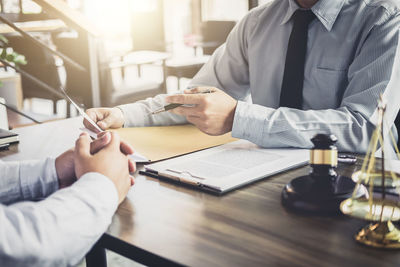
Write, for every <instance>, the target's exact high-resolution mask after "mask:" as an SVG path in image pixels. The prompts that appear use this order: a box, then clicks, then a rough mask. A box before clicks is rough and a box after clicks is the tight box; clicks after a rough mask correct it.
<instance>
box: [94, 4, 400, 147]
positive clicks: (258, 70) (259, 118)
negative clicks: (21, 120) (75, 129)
mask: <svg viewBox="0 0 400 267" xmlns="http://www.w3.org/2000/svg"><path fill="white" fill-rule="evenodd" d="M298 10H309V11H311V13H312V15H313V16H314V19H313V20H311V22H310V23H309V24H308V28H306V29H307V35H306V37H307V39H308V41H307V42H306V46H305V50H306V51H305V60H304V62H303V65H302V68H303V69H302V70H301V72H303V73H304V75H301V76H302V78H303V79H302V81H301V82H302V85H303V86H302V91H301V92H300V93H301V94H300V98H301V99H299V100H300V103H301V106H298V107H290V106H285V105H281V104H280V102H282V99H281V95H282V94H283V87H284V86H283V80H284V73H286V67H287V66H290V64H287V61H288V58H287V55H289V54H290V53H289V50H288V43H289V41H290V40H289V37H290V36H291V33H292V30H294V25H295V24H294V21H295V17H296V16H295V15H294V14H295V13H298V12H297V11H298ZM399 10H400V1H397V0H319V1H318V0H297V1H296V0H275V1H272V2H270V3H268V4H265V5H263V6H260V7H258V8H255V9H253V10H251V11H250V12H249V13H248V14H247V15H246V16H245V17H244V18H243V19H242V20H241V21H240V22H239V23H238V25H236V27H235V28H234V29H233V30H232V32H231V33H230V35H229V37H228V39H227V41H226V44H225V45H223V46H221V47H219V48H218V49H217V50H216V51H215V53H214V54H213V56H212V57H211V59H210V60H209V62H208V63H207V64H205V66H204V67H203V68H202V69H201V70H200V71H199V73H197V75H196V76H195V77H194V79H193V80H192V82H191V85H190V87H200V86H204V87H207V88H212V90H213V91H214V93H212V94H193V93H196V92H200V91H201V90H202V88H194V89H192V90H186V91H185V94H180V95H173V96H167V97H166V96H165V95H159V96H156V97H155V98H151V99H147V100H144V101H139V102H136V103H133V104H128V105H122V106H119V107H117V108H112V109H91V110H89V111H88V114H89V115H90V116H91V117H92V118H93V119H94V120H95V121H97V122H98V125H99V126H100V127H102V128H104V129H105V128H109V127H111V128H113V127H120V126H122V125H124V126H148V125H171V124H177V123H185V122H190V123H193V124H194V125H196V126H197V127H198V128H199V129H200V130H202V131H204V132H206V133H208V134H211V135H219V134H224V133H226V132H229V131H232V136H234V137H237V138H242V139H247V140H250V141H252V142H254V143H256V144H258V145H260V146H263V147H301V148H310V147H311V146H312V143H311V141H310V138H311V137H312V136H314V135H315V134H316V133H321V132H325V133H331V134H334V135H336V136H337V137H338V140H339V141H338V144H337V146H338V148H339V149H340V150H341V151H354V152H365V151H366V149H367V145H368V143H369V140H370V137H371V134H372V132H373V129H374V127H375V125H376V122H377V99H378V98H379V95H380V94H383V96H384V98H385V99H386V100H387V101H388V103H387V109H386V123H387V125H386V126H387V129H388V128H389V127H392V129H393V130H394V131H395V128H394V126H393V121H394V119H395V117H396V115H397V113H398V110H399V107H400V101H399V99H400V65H399V61H400V45H399V36H400V35H399V27H400V11H399ZM292 46H293V47H294V48H296V45H295V44H294V45H292ZM299 57H300V55H299ZM288 73H290V72H288ZM292 73H293V72H292ZM294 76H296V75H294ZM290 78H291V76H290V75H288V77H286V82H289V84H290ZM293 79H294V78H293ZM295 94H296V93H294V94H293V95H295ZM289 96H290V94H289ZM296 101H297V100H296ZM166 102H168V103H170V102H175V103H182V104H195V105H196V106H195V107H179V108H176V109H173V110H172V112H164V113H161V114H159V115H153V116H149V115H148V113H149V111H151V110H155V109H157V108H159V107H160V106H163V105H164V104H165V103H166ZM87 127H90V126H87Z"/></svg>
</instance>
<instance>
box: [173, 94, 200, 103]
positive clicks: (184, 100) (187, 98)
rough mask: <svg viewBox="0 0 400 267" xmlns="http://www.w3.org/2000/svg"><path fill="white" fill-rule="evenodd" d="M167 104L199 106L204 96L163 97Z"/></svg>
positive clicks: (181, 95) (180, 95)
mask: <svg viewBox="0 0 400 267" xmlns="http://www.w3.org/2000/svg"><path fill="white" fill-rule="evenodd" d="M165 101H166V102H167V103H178V104H189V105H190V104H192V105H194V104H201V103H203V101H204V95H202V94H179V95H169V96H166V97H165Z"/></svg>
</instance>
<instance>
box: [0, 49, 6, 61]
mask: <svg viewBox="0 0 400 267" xmlns="http://www.w3.org/2000/svg"><path fill="white" fill-rule="evenodd" d="M6 56H7V49H6V48H3V51H1V55H0V57H1V59H6Z"/></svg>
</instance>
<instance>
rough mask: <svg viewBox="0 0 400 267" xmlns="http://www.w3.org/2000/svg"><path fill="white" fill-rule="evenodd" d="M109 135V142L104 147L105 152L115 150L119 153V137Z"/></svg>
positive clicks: (114, 133) (113, 134) (114, 134)
mask: <svg viewBox="0 0 400 267" xmlns="http://www.w3.org/2000/svg"><path fill="white" fill-rule="evenodd" d="M110 133H111V141H110V143H109V144H108V145H107V146H106V148H105V150H110V149H111V150H115V149H117V151H118V152H120V145H121V138H120V137H119V135H118V134H117V133H116V132H110Z"/></svg>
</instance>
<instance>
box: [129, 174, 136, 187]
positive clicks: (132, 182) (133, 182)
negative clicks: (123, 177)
mask: <svg viewBox="0 0 400 267" xmlns="http://www.w3.org/2000/svg"><path fill="white" fill-rule="evenodd" d="M129 177H130V178H131V186H133V185H134V184H135V178H133V177H132V176H129Z"/></svg>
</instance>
